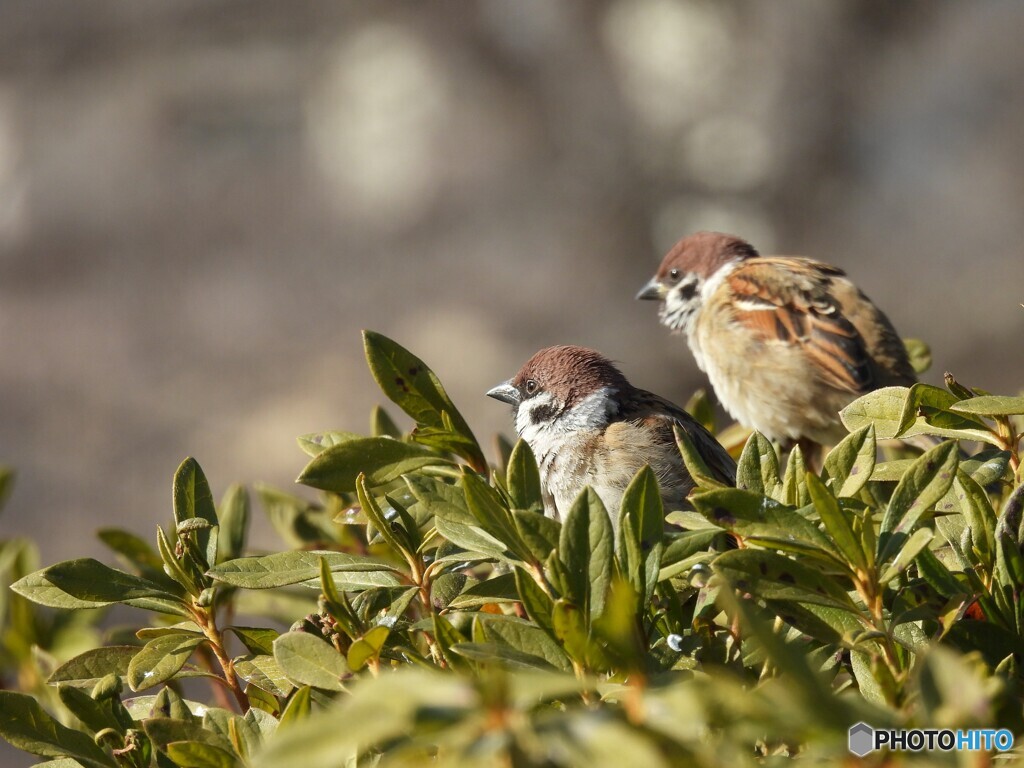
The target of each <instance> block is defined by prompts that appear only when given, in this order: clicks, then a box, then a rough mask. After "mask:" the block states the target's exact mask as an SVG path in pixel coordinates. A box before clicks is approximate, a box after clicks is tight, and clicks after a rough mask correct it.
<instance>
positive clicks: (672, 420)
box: [487, 346, 736, 521]
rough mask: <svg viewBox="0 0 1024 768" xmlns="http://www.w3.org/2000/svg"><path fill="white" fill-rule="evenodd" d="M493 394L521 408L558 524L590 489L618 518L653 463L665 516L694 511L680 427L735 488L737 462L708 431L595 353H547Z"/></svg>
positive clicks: (520, 422)
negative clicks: (633, 484)
mask: <svg viewBox="0 0 1024 768" xmlns="http://www.w3.org/2000/svg"><path fill="white" fill-rule="evenodd" d="M487 395H488V396H489V397H493V398H495V399H496V400H501V401H502V402H505V403H509V404H510V405H511V406H513V409H514V410H513V414H514V421H515V427H516V432H518V433H519V436H520V437H522V438H523V439H524V440H526V442H527V443H528V444H529V446H530V448H531V449H532V450H533V453H534V456H535V457H536V458H537V464H538V466H539V468H540V479H541V488H542V490H543V495H544V511H545V514H547V515H548V516H549V517H553V518H555V519H556V520H558V519H562V518H563V517H564V516H565V514H566V513H567V512H568V511H569V507H570V506H571V505H572V503H573V502H574V501H575V500H576V497H577V496H578V495H579V493H580V492H581V491H582V490H583V488H584V487H585V486H587V485H589V486H591V487H592V488H593V489H594V490H595V491H596V492H597V495H598V496H600V497H601V501H602V502H603V503H604V505H605V508H606V509H607V510H608V513H609V515H610V516H611V518H612V520H613V521H614V520H616V519H617V518H618V511H619V505H620V502H621V500H622V494H623V492H624V491H625V490H626V486H628V485H629V482H630V480H632V479H633V476H634V475H635V474H636V473H637V472H638V471H639V470H640V469H641V468H642V467H643V466H644V465H645V464H647V465H650V467H651V469H653V470H654V473H655V475H656V476H657V478H658V484H659V487H660V488H661V496H662V501H663V502H664V505H665V511H666V512H667V511H671V510H677V509H682V508H688V507H687V505H686V497H687V495H688V494H689V493H690V491H691V490H692V489H693V487H694V482H693V480H692V479H691V477H690V475H689V473H688V472H687V471H686V468H685V467H684V465H683V461H682V458H681V457H680V454H679V450H678V448H677V446H676V441H675V436H674V434H673V431H672V426H673V425H678V426H679V427H680V428H682V429H683V430H685V431H686V433H687V434H688V435H689V436H690V439H691V440H692V441H693V443H694V445H695V446H696V448H697V450H698V451H699V452H700V454H701V456H702V457H703V459H704V461H705V462H706V463H707V464H708V466H709V468H710V469H711V470H712V471H713V472H714V473H715V475H716V476H717V477H718V479H720V480H722V482H726V483H729V484H730V485H732V484H733V483H734V482H735V473H736V465H735V463H734V462H733V460H732V458H731V457H730V456H729V454H728V453H727V452H726V451H725V449H724V448H722V446H721V445H719V443H718V441H717V440H715V438H714V437H712V435H711V434H710V433H709V432H708V431H707V430H706V429H704V427H702V426H701V425H700V424H699V423H698V422H697V421H695V420H694V419H693V417H691V416H690V415H689V414H688V413H687V412H686V411H684V410H683V409H682V408H680V407H679V406H677V405H673V404H672V403H670V402H669V401H668V400H665V399H663V398H661V397H658V396H657V395H653V394H651V393H650V392H645V391H644V390H642V389H637V388H636V387H634V386H633V385H632V384H630V383H629V381H627V380H626V377H625V376H623V375H622V373H621V372H620V371H619V370H618V368H616V367H615V365H614V364H612V362H611V361H610V360H608V359H607V358H605V357H603V356H602V355H601V354H599V353H597V352H595V351H593V350H591V349H585V348H584V347H574V346H561V347H549V348H547V349H542V350H541V351H540V352H538V353H537V354H535V355H534V356H533V357H531V358H530V359H529V360H528V361H527V362H526V364H525V365H524V366H523V367H522V368H521V369H520V370H519V372H518V373H517V374H516V375H515V376H514V377H513V378H511V379H509V380H508V381H506V382H505V383H503V384H499V385H498V386H496V387H494V389H492V390H490V391H489V392H488V393H487Z"/></svg>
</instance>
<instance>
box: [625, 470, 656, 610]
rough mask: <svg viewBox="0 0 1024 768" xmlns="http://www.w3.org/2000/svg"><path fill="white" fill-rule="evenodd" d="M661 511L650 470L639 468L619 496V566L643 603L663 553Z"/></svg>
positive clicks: (653, 581)
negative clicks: (620, 500) (620, 503)
mask: <svg viewBox="0 0 1024 768" xmlns="http://www.w3.org/2000/svg"><path fill="white" fill-rule="evenodd" d="M664 526H665V509H664V507H663V506H662V502H661V491H660V490H659V489H658V479H657V477H655V475H654V470H652V469H651V468H650V467H649V466H643V467H641V468H640V470H639V471H638V472H637V473H636V475H635V476H634V477H633V479H632V480H631V481H630V483H629V485H628V486H626V490H625V492H624V493H623V494H622V505H621V508H620V510H619V545H620V549H619V552H618V554H619V565H620V567H621V569H622V572H623V574H625V575H626V577H627V578H628V579H629V581H630V583H631V584H633V587H634V589H636V591H637V594H639V595H641V596H642V599H643V601H644V602H647V601H649V600H650V599H651V595H652V594H653V593H654V586H655V584H657V583H658V571H659V569H660V568H661V553H662V552H663V551H664V548H665V545H664V541H663V539H664V530H665V527H664Z"/></svg>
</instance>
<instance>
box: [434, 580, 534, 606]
mask: <svg viewBox="0 0 1024 768" xmlns="http://www.w3.org/2000/svg"><path fill="white" fill-rule="evenodd" d="M518 600H519V592H518V591H517V590H516V580H515V574H513V573H502V574H499V575H497V576H493V577H491V578H489V579H487V580H486V581H478V582H475V583H473V584H472V585H470V586H469V587H468V588H466V589H465V590H464V591H463V592H462V593H460V594H459V595H458V596H456V597H455V598H454V599H453V600H452V601H451V602H450V603H449V604H448V607H449V608H450V609H461V608H478V607H480V606H482V605H487V604H488V603H511V602H516V601H518Z"/></svg>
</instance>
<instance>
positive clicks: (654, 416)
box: [623, 390, 736, 485]
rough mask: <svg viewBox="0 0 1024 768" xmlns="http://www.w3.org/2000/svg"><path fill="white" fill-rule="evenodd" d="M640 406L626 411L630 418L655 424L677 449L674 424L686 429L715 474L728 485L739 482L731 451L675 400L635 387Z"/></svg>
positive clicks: (665, 439) (663, 436) (666, 440)
mask: <svg viewBox="0 0 1024 768" xmlns="http://www.w3.org/2000/svg"><path fill="white" fill-rule="evenodd" d="M636 399H637V407H636V409H635V412H634V413H632V414H623V417H624V418H626V419H629V420H636V421H643V422H645V423H647V424H650V425H651V426H653V427H654V428H655V429H656V430H657V431H658V434H659V437H661V438H662V439H663V440H664V441H665V442H666V443H669V444H671V445H672V446H673V450H675V448H674V446H675V441H676V438H675V434H674V433H673V432H672V425H673V424H677V425H679V428H680V429H682V430H684V431H685V432H686V434H687V435H689V436H690V439H691V440H692V441H693V444H694V445H695V446H696V447H697V450H698V451H700V454H701V456H702V457H703V459H704V462H705V463H706V464H707V465H708V469H710V470H711V471H712V472H713V473H714V475H715V477H716V478H717V479H718V480H721V481H722V482H723V483H727V484H729V485H735V484H736V462H735V461H733V458H732V456H730V455H729V452H728V451H726V450H725V448H723V447H722V444H721V443H719V442H718V440H716V439H715V437H714V435H712V434H711V433H710V432H708V431H707V430H706V429H705V428H704V426H703V425H702V424H701V423H700V422H698V421H697V420H696V419H694V418H693V417H692V416H691V415H690V414H688V413H687V412H686V411H684V410H683V409H682V408H680V407H679V406H678V405H676V404H675V403H673V402H671V401H669V400H666V399H665V398H663V397H660V396H658V395H655V394H654V393H652V392H647V391H645V390H636Z"/></svg>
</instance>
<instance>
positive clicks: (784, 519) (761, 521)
mask: <svg viewBox="0 0 1024 768" xmlns="http://www.w3.org/2000/svg"><path fill="white" fill-rule="evenodd" d="M691 502H692V503H693V506H694V508H695V509H696V510H697V513H698V514H700V515H702V516H703V517H704V518H705V519H706V520H707V521H708V522H710V523H712V524H714V525H716V526H718V527H719V528H721V529H722V530H726V531H730V532H731V533H734V534H736V535H737V536H739V537H741V538H743V539H745V540H747V539H749V540H750V541H751V542H752V543H756V544H758V545H760V546H765V547H770V548H772V549H786V550H791V549H795V550H796V551H800V552H804V553H809V554H814V553H820V554H821V555H824V556H827V557H829V558H831V559H833V560H836V561H838V555H837V553H836V550H835V548H834V546H833V544H832V542H831V541H830V540H829V538H828V537H827V536H825V535H824V534H823V533H822V532H821V531H820V530H819V529H818V527H817V526H816V525H814V524H813V523H811V522H810V521H809V520H807V519H806V518H804V517H803V516H801V515H800V514H799V513H797V512H794V511H793V510H791V509H789V508H787V507H784V506H782V505H781V504H779V503H778V502H776V501H773V500H772V499H769V498H767V497H765V496H762V495H760V494H757V493H753V492H751V491H741V490H739V489H737V488H724V489H721V490H716V491H708V492H706V493H700V494H697V495H695V496H693V497H692V499H691Z"/></svg>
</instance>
